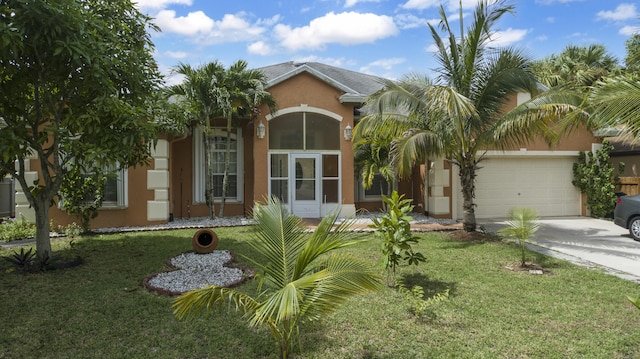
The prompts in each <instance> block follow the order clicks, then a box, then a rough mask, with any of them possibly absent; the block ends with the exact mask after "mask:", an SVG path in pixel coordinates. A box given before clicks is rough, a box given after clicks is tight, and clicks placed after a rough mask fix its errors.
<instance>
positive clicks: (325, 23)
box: [274, 12, 398, 50]
mask: <svg viewBox="0 0 640 359" xmlns="http://www.w3.org/2000/svg"><path fill="white" fill-rule="evenodd" d="M274 31H275V35H276V37H277V38H278V39H280V41H281V44H282V45H283V46H284V47H286V48H288V49H291V50H299V49H323V48H324V47H325V46H326V45H327V44H330V43H338V44H342V45H354V44H362V43H372V42H375V41H376V40H378V39H383V38H386V37H389V36H394V35H396V34H398V28H397V27H396V25H395V23H394V22H393V19H392V18H391V17H389V16H386V15H375V14H371V13H366V14H362V13H357V12H343V13H339V14H336V13H334V12H330V13H328V14H326V15H324V16H322V17H319V18H316V19H313V20H311V22H309V25H307V26H302V27H297V28H291V27H290V26H289V25H282V24H278V25H276V26H275V28H274Z"/></svg>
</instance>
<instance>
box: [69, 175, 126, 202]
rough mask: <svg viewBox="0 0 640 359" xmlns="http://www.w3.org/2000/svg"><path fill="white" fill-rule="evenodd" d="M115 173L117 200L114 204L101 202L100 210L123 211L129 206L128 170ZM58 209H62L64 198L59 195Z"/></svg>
mask: <svg viewBox="0 0 640 359" xmlns="http://www.w3.org/2000/svg"><path fill="white" fill-rule="evenodd" d="M115 173H116V180H117V189H116V193H117V196H118V200H117V201H116V202H105V201H103V202H102V205H101V206H100V208H98V210H100V209H123V208H127V207H128V206H129V170H128V169H126V168H125V169H121V170H119V171H117V172H115ZM59 198H60V200H59V201H58V208H59V209H62V208H63V203H64V197H62V196H61V195H59Z"/></svg>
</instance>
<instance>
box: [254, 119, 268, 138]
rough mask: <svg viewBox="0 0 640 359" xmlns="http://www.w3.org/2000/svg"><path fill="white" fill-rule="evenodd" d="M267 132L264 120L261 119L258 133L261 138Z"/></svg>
mask: <svg viewBox="0 0 640 359" xmlns="http://www.w3.org/2000/svg"><path fill="white" fill-rule="evenodd" d="M265 132H266V130H265V128H264V123H262V121H260V123H259V124H258V126H257V127H256V135H258V138H259V139H263V138H264V135H265Z"/></svg>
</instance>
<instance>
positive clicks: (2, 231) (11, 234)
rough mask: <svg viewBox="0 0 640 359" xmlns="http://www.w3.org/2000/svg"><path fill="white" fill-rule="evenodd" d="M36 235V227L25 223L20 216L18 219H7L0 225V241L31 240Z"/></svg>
mask: <svg viewBox="0 0 640 359" xmlns="http://www.w3.org/2000/svg"><path fill="white" fill-rule="evenodd" d="M35 235H36V226H35V224H33V223H29V222H27V220H26V219H25V218H24V216H23V215H22V214H20V218H19V219H18V218H9V219H7V220H5V221H3V222H2V224H0V240H2V241H5V242H7V241H13V240H16V239H25V238H32V237H34V236H35Z"/></svg>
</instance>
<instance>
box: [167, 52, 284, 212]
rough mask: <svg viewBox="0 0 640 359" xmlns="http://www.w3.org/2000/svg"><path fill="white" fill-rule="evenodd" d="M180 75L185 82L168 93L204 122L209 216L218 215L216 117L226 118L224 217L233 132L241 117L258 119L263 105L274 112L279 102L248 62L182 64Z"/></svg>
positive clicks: (221, 206)
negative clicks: (214, 163) (215, 165)
mask: <svg viewBox="0 0 640 359" xmlns="http://www.w3.org/2000/svg"><path fill="white" fill-rule="evenodd" d="M174 72H175V73H176V74H179V75H182V76H183V77H184V80H183V81H182V83H180V84H177V85H174V86H171V87H168V88H167V89H166V94H167V96H169V97H170V98H174V99H177V100H178V101H180V102H182V103H184V104H186V106H185V108H188V109H189V113H190V115H191V117H192V120H193V121H195V122H196V123H198V124H199V125H200V128H201V129H202V131H203V134H204V136H203V138H204V147H205V166H206V170H205V173H206V174H207V175H206V176H205V177H206V178H205V201H206V203H207V206H208V208H209V216H210V217H211V218H214V217H215V198H216V191H215V186H216V185H218V184H217V183H216V182H215V180H214V178H215V175H214V166H213V160H214V158H213V156H214V155H213V153H212V151H213V150H214V143H212V141H213V140H212V138H211V137H210V135H211V133H212V132H213V128H214V123H213V122H212V121H213V120H214V119H216V118H224V120H225V126H224V129H225V131H226V141H225V156H224V172H223V177H222V184H221V188H222V189H221V192H219V193H218V196H220V197H221V203H220V212H219V215H220V216H221V217H223V216H224V207H225V201H226V197H227V191H228V188H229V168H230V160H231V158H230V157H231V156H230V152H231V134H232V132H233V131H234V129H235V128H236V126H237V119H239V118H249V119H251V120H254V119H255V116H256V115H257V114H258V112H259V109H260V107H261V106H262V105H263V104H266V105H267V106H268V107H269V108H270V109H271V110H272V111H273V110H274V109H275V101H274V99H273V97H272V96H271V94H270V93H269V92H268V91H267V90H266V86H267V80H266V76H265V75H264V73H262V72H261V71H259V70H253V69H248V68H247V63H246V62H245V61H242V60H240V61H237V62H236V63H234V64H232V65H231V66H229V68H227V69H225V67H224V66H223V65H222V64H220V63H219V62H217V61H214V62H210V63H207V64H205V65H202V66H200V67H198V68H194V67H192V66H191V65H188V64H180V65H178V66H177V67H175V68H174Z"/></svg>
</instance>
